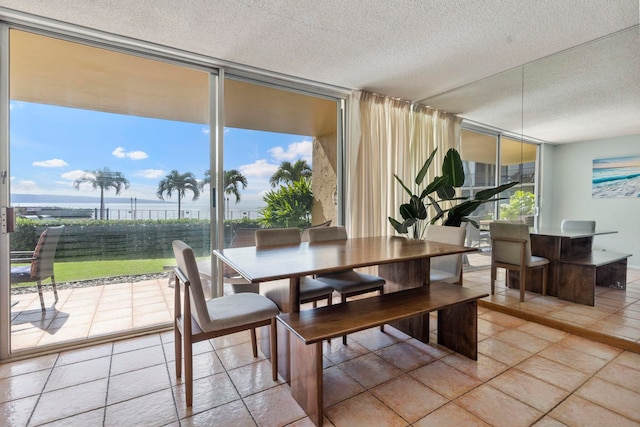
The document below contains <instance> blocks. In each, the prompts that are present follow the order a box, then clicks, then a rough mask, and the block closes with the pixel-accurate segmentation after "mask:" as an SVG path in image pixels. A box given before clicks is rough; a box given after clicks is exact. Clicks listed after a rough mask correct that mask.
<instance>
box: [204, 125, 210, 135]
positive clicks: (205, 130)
mask: <svg viewBox="0 0 640 427" xmlns="http://www.w3.org/2000/svg"><path fill="white" fill-rule="evenodd" d="M202 133H204V134H205V135H209V134H210V133H211V128H209V127H206V128H202Z"/></svg>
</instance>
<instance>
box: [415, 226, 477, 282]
mask: <svg viewBox="0 0 640 427" xmlns="http://www.w3.org/2000/svg"><path fill="white" fill-rule="evenodd" d="M467 227H473V226H472V225H467ZM466 236H467V230H466V227H450V226H446V225H429V226H428V227H427V232H426V235H425V240H430V241H432V242H439V243H450V244H452V245H459V246H462V245H464V242H465V238H466ZM429 270H430V274H429V281H430V282H447V283H454V284H457V285H462V254H459V255H445V256H439V257H433V258H431V264H430V269H429Z"/></svg>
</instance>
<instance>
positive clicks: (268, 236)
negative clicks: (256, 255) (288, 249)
mask: <svg viewBox="0 0 640 427" xmlns="http://www.w3.org/2000/svg"><path fill="white" fill-rule="evenodd" d="M300 242H301V238H300V230H298V229H297V228H265V229H261V230H256V247H257V248H264V247H268V246H282V245H299V244H300Z"/></svg>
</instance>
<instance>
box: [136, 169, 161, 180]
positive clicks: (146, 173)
mask: <svg viewBox="0 0 640 427" xmlns="http://www.w3.org/2000/svg"><path fill="white" fill-rule="evenodd" d="M164 174H165V171H164V170H162V169H143V170H141V171H138V172H136V173H135V176H141V177H143V178H149V179H154V178H159V177H161V176H162V175H164Z"/></svg>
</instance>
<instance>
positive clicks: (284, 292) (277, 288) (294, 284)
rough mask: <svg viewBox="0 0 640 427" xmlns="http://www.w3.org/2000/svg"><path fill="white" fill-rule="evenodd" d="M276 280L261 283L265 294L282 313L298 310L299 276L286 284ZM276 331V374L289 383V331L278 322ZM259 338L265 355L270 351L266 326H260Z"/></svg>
mask: <svg viewBox="0 0 640 427" xmlns="http://www.w3.org/2000/svg"><path fill="white" fill-rule="evenodd" d="M278 282H279V283H276V282H271V283H264V284H262V287H263V288H264V289H265V290H266V291H265V295H266V296H267V297H268V298H269V299H271V300H272V301H273V302H275V303H276V305H277V306H278V307H279V308H280V311H281V312H282V313H289V312H298V311H300V277H292V278H291V279H289V283H288V285H285V284H283V283H282V281H278ZM277 332H278V374H280V376H281V377H282V379H283V380H284V381H286V382H287V383H289V382H290V381H291V367H290V359H291V358H290V354H289V351H290V346H289V341H290V340H291V333H290V332H289V330H288V329H287V328H285V327H283V326H282V325H281V324H280V323H278V327H277ZM260 338H261V343H260V349H261V350H262V353H263V354H264V355H265V356H267V355H269V352H270V349H269V345H270V344H269V334H268V328H262V332H261V335H260ZM267 357H269V356H267Z"/></svg>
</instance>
